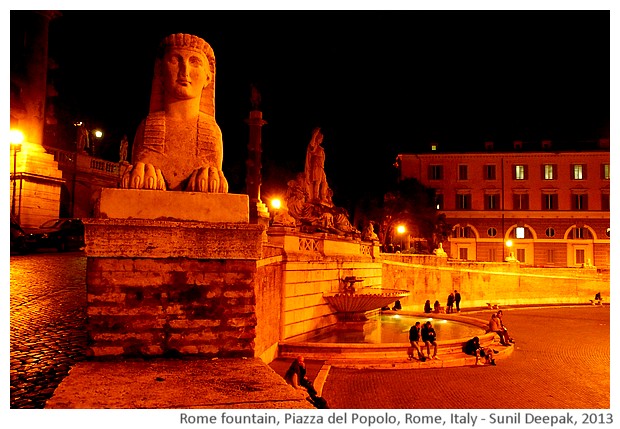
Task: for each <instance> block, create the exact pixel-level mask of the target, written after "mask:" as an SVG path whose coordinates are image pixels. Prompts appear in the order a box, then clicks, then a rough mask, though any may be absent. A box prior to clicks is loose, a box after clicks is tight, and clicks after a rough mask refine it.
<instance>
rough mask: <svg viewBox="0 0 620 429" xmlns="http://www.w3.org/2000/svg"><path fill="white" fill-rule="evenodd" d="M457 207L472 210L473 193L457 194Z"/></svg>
mask: <svg viewBox="0 0 620 429" xmlns="http://www.w3.org/2000/svg"><path fill="white" fill-rule="evenodd" d="M456 208H457V210H471V195H470V194H456Z"/></svg>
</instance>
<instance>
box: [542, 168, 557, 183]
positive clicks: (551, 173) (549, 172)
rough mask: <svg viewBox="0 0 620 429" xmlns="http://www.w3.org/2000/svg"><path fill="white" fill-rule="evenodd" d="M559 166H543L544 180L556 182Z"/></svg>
mask: <svg viewBox="0 0 620 429" xmlns="http://www.w3.org/2000/svg"><path fill="white" fill-rule="evenodd" d="M556 171H557V166H556V165H555V164H545V165H543V179H544V180H555V179H556V178H557V177H556V173H555V172H556Z"/></svg>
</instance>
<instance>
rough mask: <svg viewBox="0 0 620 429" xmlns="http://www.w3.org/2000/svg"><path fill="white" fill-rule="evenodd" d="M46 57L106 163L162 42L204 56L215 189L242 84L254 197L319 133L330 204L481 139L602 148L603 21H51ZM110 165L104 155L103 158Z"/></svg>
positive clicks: (288, 169)
mask: <svg viewBox="0 0 620 429" xmlns="http://www.w3.org/2000/svg"><path fill="white" fill-rule="evenodd" d="M62 14H63V16H62V17H61V18H58V19H56V20H55V21H53V22H52V23H51V26H50V39H49V43H50V46H49V53H50V56H51V57H52V58H54V60H55V61H56V62H57V63H58V65H59V69H58V70H56V71H55V72H54V74H53V76H54V85H55V87H56V88H57V90H58V91H59V93H60V96H59V101H60V102H61V104H62V106H63V109H64V111H67V112H70V114H69V116H68V117H70V116H71V115H72V116H74V117H75V119H81V120H84V121H86V122H87V123H90V124H91V127H100V128H102V129H103V130H104V132H106V136H107V142H108V145H109V150H110V153H113V156H112V157H114V156H115V155H116V154H117V153H118V151H117V147H118V143H119V142H120V138H121V137H122V135H123V134H127V135H128V136H129V137H130V140H132V139H133V134H134V133H135V129H136V127H137V125H138V123H139V122H140V120H141V119H142V118H143V117H144V116H145V115H146V114H147V112H148V103H149V97H150V86H151V79H152V74H153V65H154V59H155V51H156V47H157V45H158V44H159V42H160V41H161V39H162V38H163V37H164V36H166V35H168V34H171V33H176V32H183V33H191V34H195V35H197V36H200V37H202V38H203V39H205V40H206V41H207V42H208V43H209V44H210V45H211V46H212V47H213V50H214V52H215V57H216V64H217V65H216V98H215V103H216V104H215V105H216V120H217V122H218V124H219V125H220V127H221V128H222V133H223V140H224V172H225V174H226V176H227V178H228V180H229V182H230V185H231V192H238V193H240V192H244V180H245V178H244V176H245V156H246V147H247V143H248V127H247V125H246V124H245V122H244V120H245V119H246V118H247V117H248V114H249V111H250V109H251V104H250V85H251V84H255V85H256V86H257V87H258V89H259V91H260V93H261V96H262V103H261V110H262V111H263V118H264V119H265V120H266V121H267V125H265V126H264V127H263V188H262V192H263V195H264V196H265V194H266V193H270V192H271V193H275V192H277V191H278V188H281V189H282V190H283V189H284V188H285V186H286V181H287V180H288V179H290V178H292V177H293V175H294V174H295V173H296V172H298V171H302V170H303V163H304V159H305V150H306V146H307V144H308V142H309V140H310V136H311V131H312V129H313V127H315V126H320V127H321V128H322V129H323V133H324V135H325V139H324V147H325V151H326V154H327V160H326V166H325V168H326V173H327V180H328V183H329V185H330V187H331V188H332V189H333V190H334V201H335V202H336V204H340V205H346V204H348V203H350V202H351V199H355V198H356V197H357V196H359V195H360V194H363V193H364V192H368V191H372V192H375V191H380V190H381V189H382V187H383V186H384V185H385V183H386V181H389V180H390V178H391V177H393V174H392V173H393V170H394V169H393V167H392V163H393V162H394V159H395V157H396V155H397V154H398V153H401V152H415V151H420V150H424V149H425V148H427V147H428V144H429V142H431V141H435V142H439V143H440V145H441V147H444V148H455V149H459V150H466V149H467V148H473V149H476V150H481V149H482V148H483V142H484V141H487V140H492V141H495V142H496V144H501V142H511V141H512V140H516V139H518V140H524V141H533V142H538V141H540V140H542V139H551V140H555V141H561V140H571V141H579V140H596V139H598V138H600V137H609V118H610V113H609V106H610V95H609V94H610V56H609V52H610V31H609V29H610V21H609V11H415V10H414V11H353V10H345V11H277V10H276V11H261V10H258V11H221V10H220V11H62ZM114 160H116V159H114Z"/></svg>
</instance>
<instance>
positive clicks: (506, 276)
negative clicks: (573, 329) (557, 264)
mask: <svg viewBox="0 0 620 429" xmlns="http://www.w3.org/2000/svg"><path fill="white" fill-rule="evenodd" d="M383 287H386V288H397V289H406V290H408V291H409V292H410V295H409V296H408V297H406V298H403V299H402V300H401V304H402V305H403V307H405V308H406V309H409V310H414V311H423V308H424V302H425V301H426V300H427V299H430V300H431V305H432V304H433V303H434V302H435V300H439V303H440V304H441V305H442V306H445V305H446V301H447V297H448V294H449V293H450V291H454V290H455V289H457V290H458V291H459V292H460V293H461V295H462V299H463V300H462V301H461V307H463V308H466V307H479V306H486V305H487V303H488V302H492V303H497V304H501V305H518V304H584V303H588V302H589V300H590V299H592V298H594V295H595V294H596V293H597V292H601V294H602V295H603V296H606V297H609V291H610V283H609V274H608V273H607V274H599V273H597V270H596V269H595V268H531V267H521V266H520V265H519V264H518V263H510V264H509V263H478V262H456V261H448V260H447V259H446V258H437V257H435V256H418V255H394V254H384V255H383Z"/></svg>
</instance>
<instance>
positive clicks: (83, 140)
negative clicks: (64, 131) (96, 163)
mask: <svg viewBox="0 0 620 429" xmlns="http://www.w3.org/2000/svg"><path fill="white" fill-rule="evenodd" d="M88 147H89V144H88V130H87V129H86V125H84V124H82V125H78V138H77V152H78V153H85V152H86V149H87V148H88Z"/></svg>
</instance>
